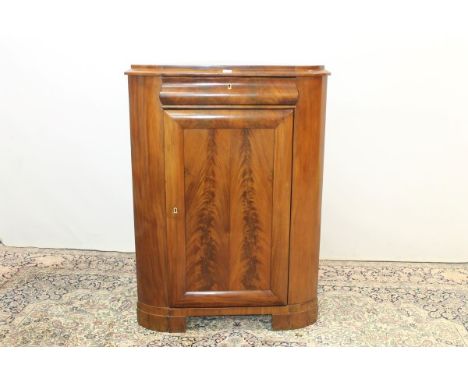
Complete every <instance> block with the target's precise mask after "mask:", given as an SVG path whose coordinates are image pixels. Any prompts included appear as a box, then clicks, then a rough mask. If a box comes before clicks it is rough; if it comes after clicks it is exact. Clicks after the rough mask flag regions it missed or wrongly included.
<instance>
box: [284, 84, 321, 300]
mask: <svg viewBox="0 0 468 382" xmlns="http://www.w3.org/2000/svg"><path fill="white" fill-rule="evenodd" d="M326 86H327V76H320V77H301V78H297V88H298V90H299V101H298V103H297V105H296V110H295V116H294V142H293V172H292V199H291V203H292V204H291V230H290V254H289V292H288V304H298V303H304V302H307V301H315V300H316V298H317V279H318V260H319V249H320V214H321V199H322V173H323V143H324V127H325V99H326Z"/></svg>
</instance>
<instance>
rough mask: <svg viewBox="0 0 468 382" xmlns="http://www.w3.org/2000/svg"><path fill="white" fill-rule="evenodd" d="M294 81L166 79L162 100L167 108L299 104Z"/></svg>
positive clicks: (218, 78) (164, 80)
mask: <svg viewBox="0 0 468 382" xmlns="http://www.w3.org/2000/svg"><path fill="white" fill-rule="evenodd" d="M297 97H298V91H297V87H296V82H295V79H293V78H239V77H231V78H224V77H210V78H191V77H165V78H163V81H162V85H161V92H160V95H159V98H160V100H161V104H162V105H163V107H171V106H190V105H289V106H292V105H295V104H296V102H297Z"/></svg>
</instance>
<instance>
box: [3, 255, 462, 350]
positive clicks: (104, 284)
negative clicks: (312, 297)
mask: <svg viewBox="0 0 468 382" xmlns="http://www.w3.org/2000/svg"><path fill="white" fill-rule="evenodd" d="M319 280H320V281H319V284H320V285H319V319H318V321H317V323H316V324H315V325H312V326H309V327H307V328H304V329H299V330H292V331H279V332H277V331H271V330H270V327H271V319H270V317H269V316H257V317H252V316H246V317H210V318H190V319H189V321H188V330H187V332H186V333H183V334H168V333H157V332H152V331H150V330H146V329H144V328H141V327H139V326H138V325H137V322H136V316H135V305H136V285H135V262H134V254H131V253H116V252H97V251H78V250H61V249H60V250H57V249H38V248H12V247H5V246H0V346H468V331H467V329H468V308H467V300H468V264H440V263H433V264H427V263H401V262H392V263H385V262H355V261H322V262H321V263H320V277H319Z"/></svg>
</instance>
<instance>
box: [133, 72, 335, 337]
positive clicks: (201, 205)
mask: <svg viewBox="0 0 468 382" xmlns="http://www.w3.org/2000/svg"><path fill="white" fill-rule="evenodd" d="M128 74H129V95H130V125H131V143H132V171H133V191H134V192H133V196H134V215H135V244H136V258H137V264H136V265H137V285H138V322H139V323H140V325H142V326H144V327H147V328H150V329H153V330H159V331H169V332H181V331H185V328H186V317H187V316H197V315H230V314H232V315H235V314H240V315H242V314H271V315H272V328H273V329H278V330H284V329H294V328H299V327H303V326H306V325H309V324H311V323H313V322H314V321H315V320H316V318H317V278H318V254H319V241H320V210H321V187H322V172H323V139H324V122H325V120H324V118H325V117H324V116H325V96H326V75H327V74H328V73H327V72H326V71H325V69H324V68H323V67H322V66H310V67H293V66H280V67H263V66H247V67H237V66H231V67H226V66H219V67H174V66H151V65H147V66H145V65H134V66H132V70H130V71H129V72H128ZM229 84H231V86H230V88H229V89H227V88H226V87H227V86H228V85H229ZM161 101H162V102H163V103H164V105H163V104H161ZM174 211H175V212H176V213H173V212H174Z"/></svg>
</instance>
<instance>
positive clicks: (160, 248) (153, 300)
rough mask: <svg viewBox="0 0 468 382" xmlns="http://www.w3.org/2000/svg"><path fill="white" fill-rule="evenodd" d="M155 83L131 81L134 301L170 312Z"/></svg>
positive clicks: (148, 79) (161, 135) (160, 127)
mask: <svg viewBox="0 0 468 382" xmlns="http://www.w3.org/2000/svg"><path fill="white" fill-rule="evenodd" d="M160 86H161V79H160V78H159V77H152V76H151V77H150V76H148V77H129V95H130V131H131V144H132V173H133V204H134V221H135V247H136V266H137V283H138V300H139V301H140V302H142V303H144V304H147V305H152V306H160V307H162V306H168V297H167V285H166V276H167V275H166V272H167V271H166V269H167V258H166V252H167V251H166V213H165V210H166V202H165V199H166V196H165V186H164V129H163V117H162V110H161V108H160V103H159V97H158V94H159V89H160Z"/></svg>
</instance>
